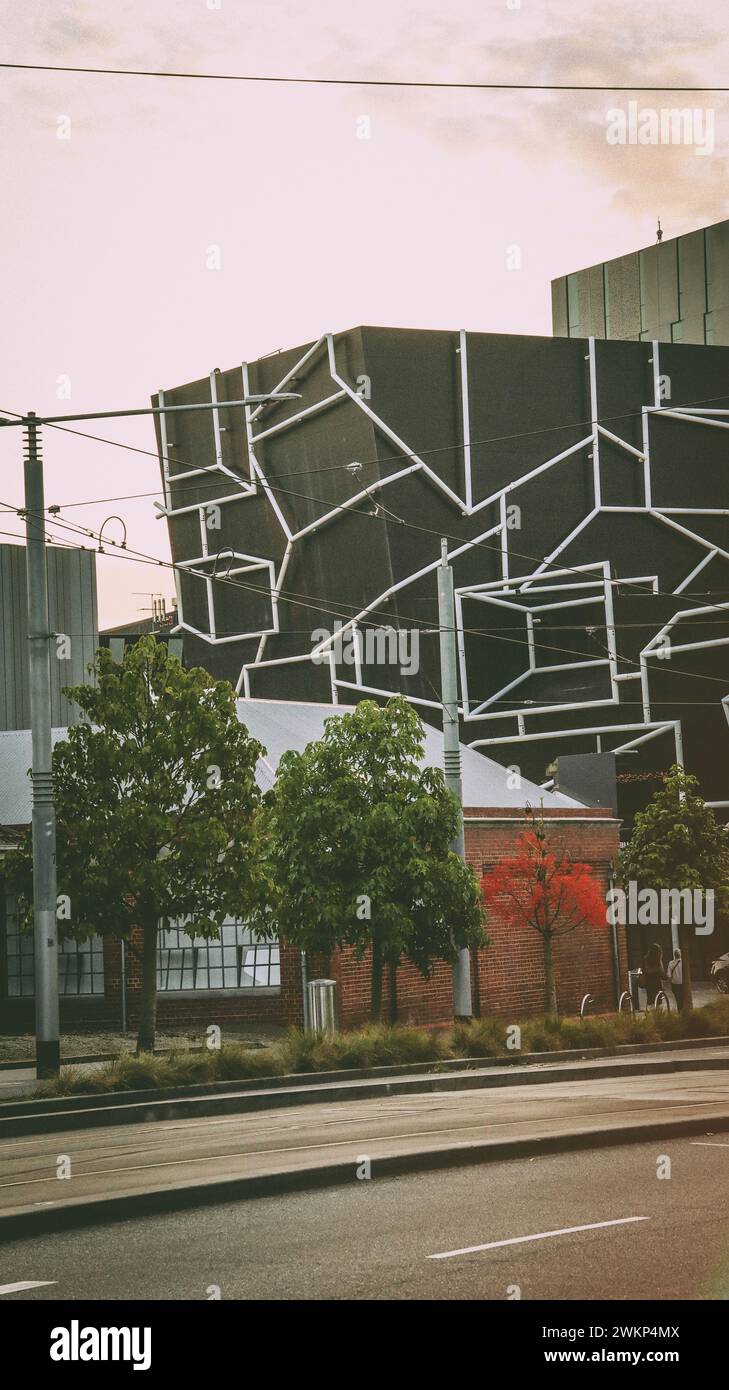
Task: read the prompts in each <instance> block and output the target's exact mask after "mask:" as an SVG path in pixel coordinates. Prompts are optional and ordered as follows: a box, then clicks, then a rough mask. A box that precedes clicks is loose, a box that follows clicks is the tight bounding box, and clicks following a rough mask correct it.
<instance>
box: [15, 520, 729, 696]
mask: <svg viewBox="0 0 729 1390" xmlns="http://www.w3.org/2000/svg"><path fill="white" fill-rule="evenodd" d="M3 505H8V504H3ZM51 524H52V525H56V526H61V527H63V528H64V530H65V531H66V532H70V533H71V534H72V535H77V536H80V535H83V536H85V537H90V538H92V539H96V540H101V539H103V545H104V546H112V547H113V548H114V550H115V551H116V552H117V555H116V556H115V558H117V557H118V556H119V555H121V557H122V558H127V559H132V560H134V561H135V562H136V563H139V564H152V565H156V566H158V567H161V568H165V569H171V570H173V571H176V572H179V573H181V574H185V575H189V576H191V577H192V578H196V579H202V580H209V581H212V582H215V583H225V584H229V585H232V586H233V587H234V588H239V589H243V590H245V591H250V592H252V593H255V594H257V595H263V596H264V597H270V593H271V590H270V589H269V588H264V587H263V586H261V585H255V584H251V583H250V582H248V583H245V582H243V581H241V580H238V579H235V578H232V577H230V576H227V575H219V574H206V573H205V572H204V571H201V570H191V569H189V568H188V567H186V566H183V565H179V564H176V563H175V562H174V561H165V560H160V559H158V558H157V557H156V556H150V555H146V554H145V553H144V552H142V551H138V550H136V549H135V550H134V551H133V552H130V550H129V547H128V546H127V545H126V543H122V542H119V541H114V540H112V539H110V538H109V537H103V538H101V536H100V533H99V532H95V531H93V530H91V529H89V528H86V527H81V526H79V525H77V523H75V522H68V521H64V520H61V519H58V518H54V520H53V522H52V523H51ZM96 553H99V552H98V551H97V552H96ZM101 553H104V554H105V553H107V552H106V551H102V552H101ZM210 558H211V559H214V558H215V557H214V556H211V557H210ZM275 592H276V595H277V600H283V602H285V603H288V604H290V605H291V606H292V607H300V608H308V609H312V610H314V611H315V612H317V613H320V614H326V615H327V616H328V617H334V618H338V619H339V620H340V621H341V620H343V621H344V622H345V623H347V622H351V621H352V619H353V617H356V615H357V613H358V612H359V611H360V610H358V609H357V608H356V606H355V605H353V604H345V605H344V607H345V608H351V609H352V613H350V614H347V613H343V612H341V611H340V610H337V609H332V608H329V607H328V606H326V605H325V603H324V602H322V601H321V600H319V599H317V598H316V597H315V596H314V595H311V594H299V593H296V592H295V591H291V590H286V589H276V590H275ZM672 597H673V596H672ZM385 601H387V600H385ZM372 611H373V613H375V614H377V615H380V614H381V610H379V609H374V610H372ZM381 616H383V617H385V618H389V617H390V616H391V615H390V614H388V613H382V614H381ZM409 621H410V622H412V623H413V625H414V626H419V627H420V628H423V629H426V630H427V632H428V633H433V634H436V633H439V632H440V628H439V626H438V625H436V626H435V627H434V626H433V624H432V623H431V622H428V621H427V620H426V619H420V618H412V619H409ZM358 626H367V627H376V626H378V625H377V624H375V623H374V622H373V621H371V620H370V619H369V618H368V617H363V618H361V619H359V620H358ZM461 631H462V632H463V634H464V636H472V637H477V638H481V639H483V640H487V641H504V642H509V643H512V644H513V645H517V646H523V647H528V645H529V643H528V641H527V639H524V638H522V639H519V638H515V637H511V638H510V637H505V636H503V635H502V634H500V633H495V632H493V631H484V630H482V629H478V628H462V629H461ZM191 635H194V634H191ZM270 635H271V636H274V635H275V634H270ZM241 640H244V639H241ZM534 645H535V647H538V648H539V649H540V650H542V651H550V652H559V653H560V654H564V655H567V656H579V657H581V658H584V655H585V653H584V651H579V650H577V649H575V648H570V647H561V646H557V645H555V644H553V643H545V642H538V641H536V639H535V642H534ZM605 650H606V649H605ZM302 655H304V654H303V653H302ZM616 659H617V661H619V662H622V663H623V664H624V665H628V666H631V667H634V668H638V669H639V668H640V663H639V662H637V661H632V660H631V659H630V658H629V657H625V656H620V655H618V656H617V658H616ZM671 670H672V673H673V674H675V675H685V676H688V677H690V678H691V679H696V680H708V681H711V682H712V683H715V684H718V685H721V686H722V687H725V686H726V683H727V682H726V681H725V680H723V679H722V678H721V677H719V676H710V675H707V674H705V673H703V672H693V671H683V670H680V669H679V668H677V667H675V666H673V665H672V667H671ZM537 674H538V673H537ZM544 674H548V672H545V673H544Z"/></svg>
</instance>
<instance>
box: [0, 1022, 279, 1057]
mask: <svg viewBox="0 0 729 1390" xmlns="http://www.w3.org/2000/svg"><path fill="white" fill-rule="evenodd" d="M283 1031H284V1030H283V1029H275V1028H271V1029H261V1028H242V1027H241V1028H237V1027H236V1026H235V1025H229V1026H228V1027H226V1028H224V1030H223V1042H229V1043H230V1042H235V1043H239V1044H240V1045H241V1046H244V1047H270V1046H271V1045H272V1044H273V1043H275V1042H276V1041H277V1040H278V1039H279V1038H280V1037H281V1036H282V1034H283ZM206 1037H207V1035H206V1032H205V1028H204V1027H199V1028H195V1027H187V1028H180V1029H165V1030H164V1031H163V1032H158V1034H157V1041H156V1044H155V1052H171V1051H173V1050H176V1051H180V1050H181V1049H183V1048H188V1047H189V1048H195V1047H197V1048H200V1047H204V1046H205V1042H206ZM136 1046H137V1035H136V1033H116V1032H102V1031H99V1030H98V1029H94V1030H89V1031H88V1032H73V1033H70V1032H69V1033H62V1034H61V1058H62V1059H64V1058H66V1057H89V1056H98V1055H99V1054H104V1055H108V1056H114V1057H116V1056H117V1055H118V1054H119V1053H120V1052H134V1050H135V1048H136ZM34 1057H35V1037H34V1035H33V1034H32V1033H18V1034H13V1035H12V1036H11V1035H9V1034H7V1033H6V1034H4V1035H0V1062H24V1061H32V1059H33V1058H34Z"/></svg>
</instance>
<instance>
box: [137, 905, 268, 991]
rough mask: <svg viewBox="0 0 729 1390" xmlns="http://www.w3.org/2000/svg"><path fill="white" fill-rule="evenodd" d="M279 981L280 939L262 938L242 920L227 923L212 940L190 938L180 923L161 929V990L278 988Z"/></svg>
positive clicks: (200, 937)
mask: <svg viewBox="0 0 729 1390" xmlns="http://www.w3.org/2000/svg"><path fill="white" fill-rule="evenodd" d="M280 984H281V961H280V954H279V945H278V942H277V941H259V940H258V939H257V938H256V937H255V936H254V934H253V932H251V931H249V929H248V928H247V927H246V926H245V925H244V923H243V922H234V921H228V922H225V923H224V924H223V926H222V928H221V932H220V936H219V937H217V938H213V939H212V940H211V941H206V940H205V938H204V937H202V936H196V937H190V936H188V935H187V933H186V932H185V931H184V930H183V929H182V928H181V927H178V926H175V927H168V928H165V929H163V930H162V931H160V934H159V943H158V946H157V988H158V989H159V990H166V991H170V990H178V989H179V990H183V989H184V990H187V989H190V990H192V989H257V988H258V989H260V988H262V987H264V988H266V987H267V988H275V989H278V988H279V986H280Z"/></svg>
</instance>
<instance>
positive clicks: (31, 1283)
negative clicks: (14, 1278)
mask: <svg viewBox="0 0 729 1390" xmlns="http://www.w3.org/2000/svg"><path fill="white" fill-rule="evenodd" d="M57 1283H58V1280H57V1279H23V1280H22V1282H21V1283H20V1284H0V1294H3V1293H22V1292H23V1290H24V1289H45V1288H47V1287H48V1285H49V1284H57Z"/></svg>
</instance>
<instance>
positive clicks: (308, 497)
mask: <svg viewBox="0 0 729 1390" xmlns="http://www.w3.org/2000/svg"><path fill="white" fill-rule="evenodd" d="M715 399H720V400H723V399H725V397H717V398H715ZM5 413H6V414H9V415H16V417H17V416H18V412H16V411H6V412H5ZM18 418H20V417H18ZM50 428H51V429H53V428H56V429H57V428H64V427H63V426H58V425H55V426H54V425H51V426H50ZM70 433H80V431H70ZM91 437H92V436H89V438H91ZM517 437H518V436H517ZM101 442H103V441H101ZM108 442H109V443H113V442H114V441H111V440H110V441H108ZM126 447H132V446H126ZM448 447H449V448H450V447H451V446H448ZM140 452H144V453H148V452H149V451H148V450H141V451H140ZM151 457H153V458H158V455H157V454H152V455H151ZM408 457H414V455H412V454H410V453H407V452H405V453H403V454H401V455H399V456H395V457H394V461H396V462H398V461H401V460H402V458H408ZM173 461H174V460H173ZM185 466H186V467H194V466H195V465H193V464H185ZM340 466H341V467H342V468H346V466H347V465H346V464H343V465H340ZM205 471H206V472H214V471H216V470H215V469H214V468H213V466H212V465H210V466H207V467H205ZM183 476H184V475H183ZM172 481H173V482H174V479H173V480H172ZM517 481H518V480H517ZM221 485H222V484H221V482H220V481H219V480H217V481H216V486H218V487H220V486H221ZM374 486H375V484H374V483H373V484H372V487H374ZM266 488H267V490H268V491H270V492H273V493H280V494H281V495H282V496H285V497H295V498H297V499H298V500H300V501H305V502H315V503H316V504H317V505H318V506H322V507H325V508H326V512H325V515H326V514H327V513H331V512H333V511H335V512H336V511H339V512H345V513H347V514H349V515H350V516H370V515H372V519H373V520H381V519H382V518H381V517H378V516H377V515H374V514H371V513H368V512H366V511H361V510H358V511H355V509H354V508H353V507H352V506H351V505H346V504H343V503H333V502H331V501H329V500H328V499H326V498H323V497H314V496H313V495H312V494H310V493H303V492H295V491H293V489H291V488H284V487H281V486H280V485H279V484H278V483H272V482H271V481H270V480H269V479H268V478H266ZM150 495H157V494H150ZM108 500H110V501H112V500H120V501H124V500H128V499H125V498H119V499H111V498H110V499H108ZM370 500H374V499H370ZM214 501H215V499H214V498H211V499H210V502H209V505H211V504H212V503H214ZM74 505H81V504H74ZM200 505H201V506H203V505H205V504H204V503H201V504H200ZM361 505H362V506H365V502H364V499H362V503H361ZM380 506H381V507H382V508H383V510H384V511H387V512H388V515H389V516H390V517H392V519H393V521H395V522H396V523H397V524H398V525H400V526H404V527H406V528H407V529H408V530H411V531H419V532H422V533H423V534H426V535H431V536H437V537H438V538H439V539H440V538H441V537H442V536H445V538H446V539H447V540H450V541H455V542H457V543H459V544H461V545H467V546H468V547H469V548H470V549H471V550H487V551H490V552H498V553H499V554H500V553H501V546H500V545H496V544H491V545H489V544H488V543H487V542H486V541H476V540H469V539H468V538H464V537H463V536H455V535H453V534H449V533H448V532H443V531H436V530H434V528H433V527H429V526H419V525H417V523H415V522H412V521H406V520H405V519H404V517H400V516H397V514H396V513H395V512H393V511H390V510H389V509H388V508H386V507H385V506H384V503H380ZM47 510H51V509H50V508H48V509H47ZM54 510H55V508H54ZM170 516H174V510H173V511H172V513H171V514H170ZM320 519H321V518H320ZM67 524H71V523H67ZM89 534H90V535H91V534H95V533H92V532H89ZM510 553H511V554H512V555H513V556H514V557H516V558H517V559H520V560H529V561H531V563H532V564H537V565H543V564H545V563H546V562H545V559H544V557H543V556H542V557H539V556H537V555H529V554H528V553H527V552H526V551H519V550H516V549H515V548H514V547H512V548H511V551H510ZM152 563H160V564H161V563H162V561H157V560H156V559H153V560H152ZM550 563H551V562H550ZM557 568H558V569H560V570H562V571H563V572H567V573H568V574H575V575H577V576H578V577H580V578H581V577H582V574H583V571H581V570H579V569H576V568H575V567H574V566H570V565H566V564H562V565H559V566H557ZM186 572H188V573H189V571H186ZM545 573H549V570H547V571H545ZM529 577H530V576H528V575H523V576H520V578H521V579H523V580H525V581H526V580H528V579H529ZM605 582H606V583H608V584H610V585H611V586H613V587H616V588H618V589H620V586H621V585H624V584H625V582H626V581H625V580H624V579H619V578H616V579H608V580H606V581H605ZM705 592H706V593H707V595H710V591H705ZM634 593H635V594H636V595H637V596H641V591H640V590H634ZM642 596H644V597H658V598H668V599H674V598H676V597H677V595H675V594H672V593H670V592H669V591H665V590H661V589H658V590H657V589H653V588H651V589H649V590H644V591H643V593H642ZM683 602H685V603H688V604H691V605H692V606H693V607H698V608H700V607H703V606H705V605H703V604H702V601H701V599H700V598H692V597H691V596H690V595H685V596H683Z"/></svg>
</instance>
